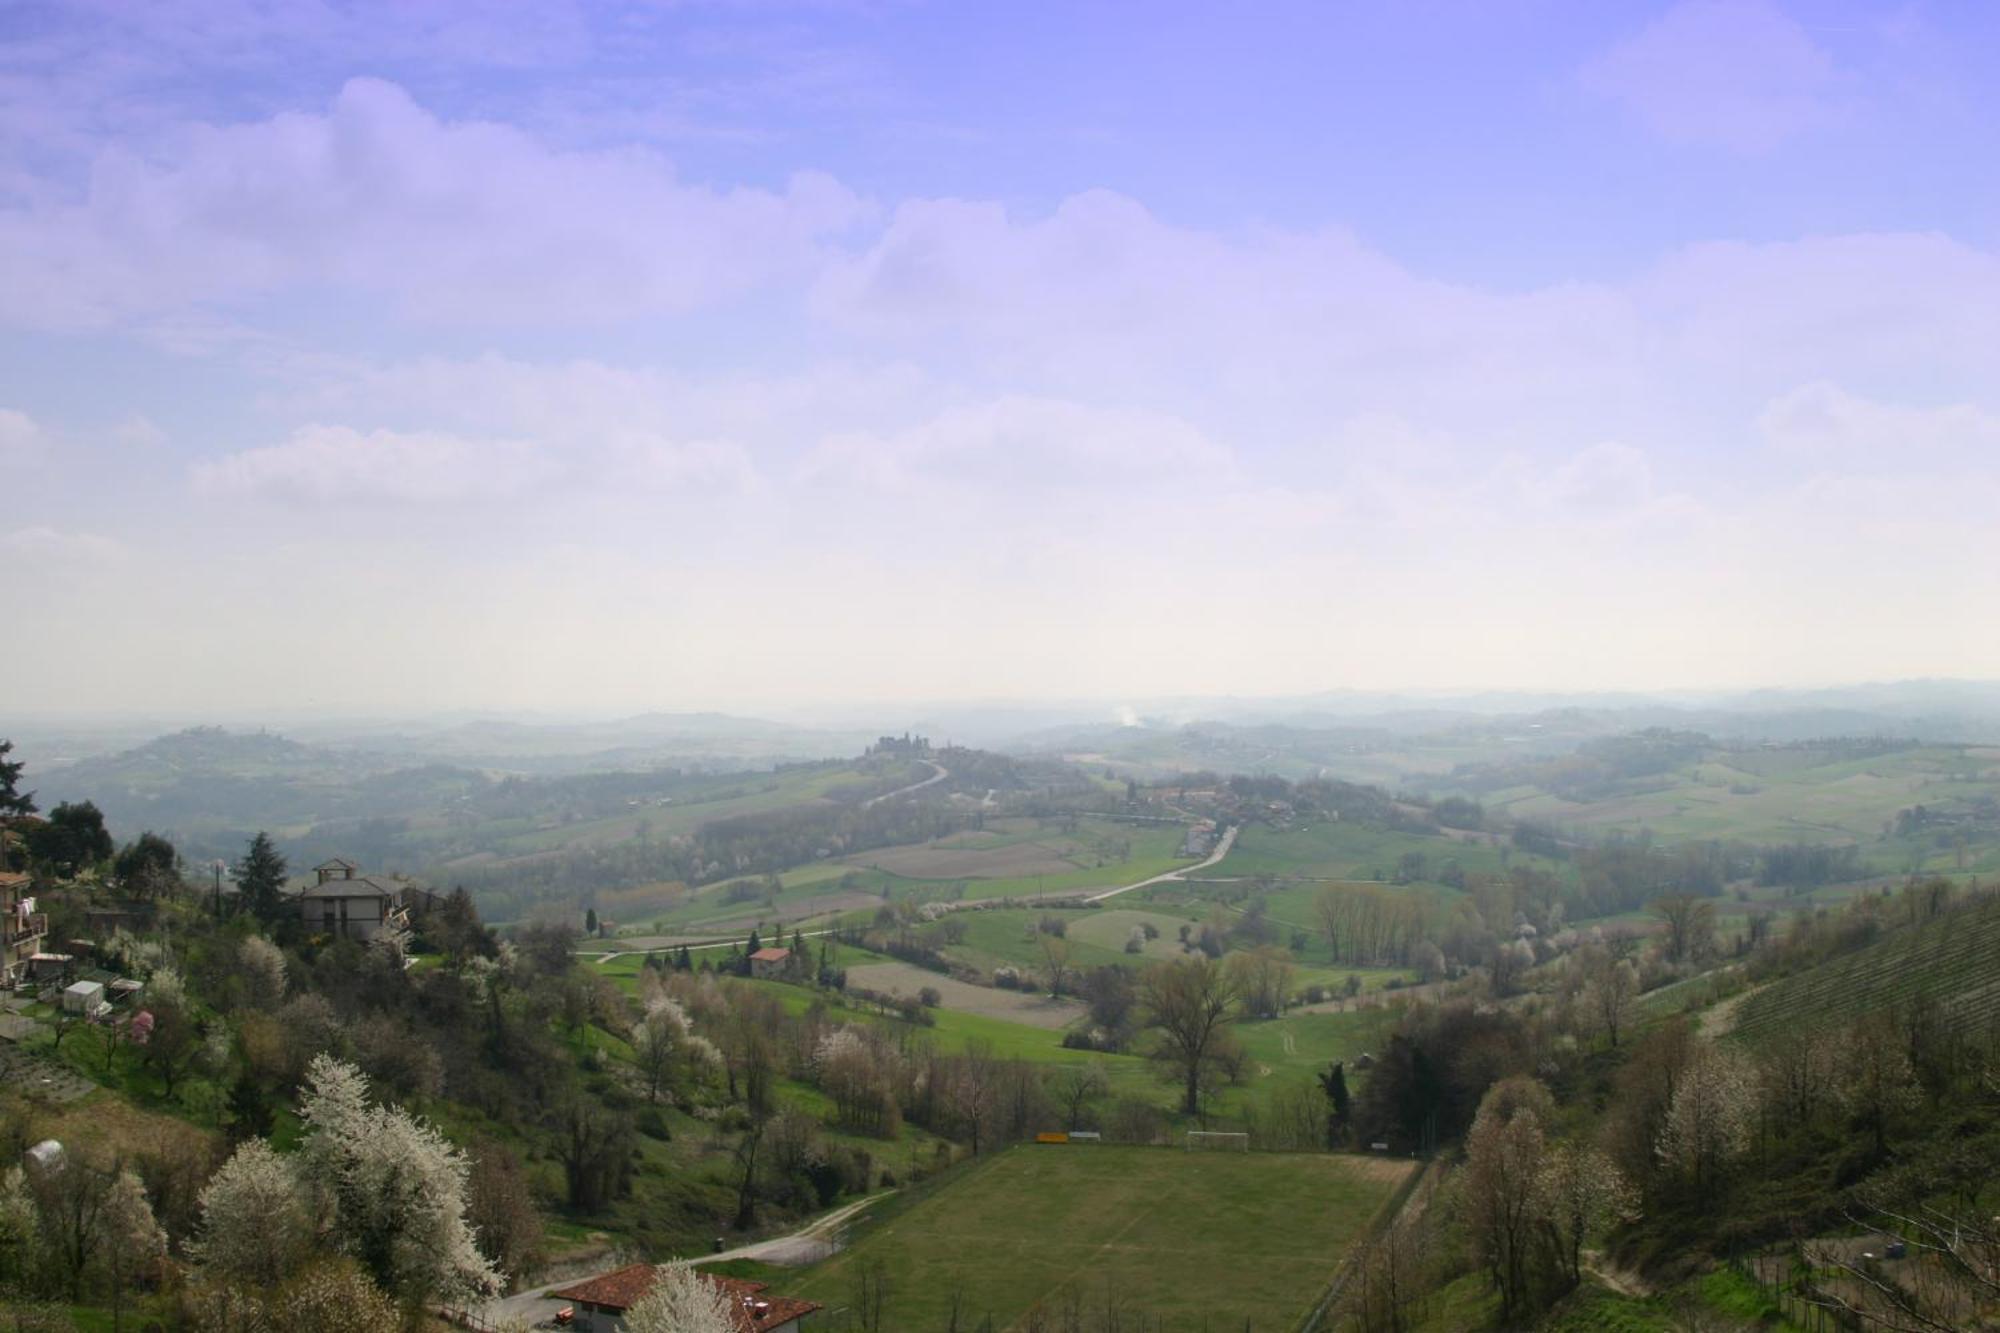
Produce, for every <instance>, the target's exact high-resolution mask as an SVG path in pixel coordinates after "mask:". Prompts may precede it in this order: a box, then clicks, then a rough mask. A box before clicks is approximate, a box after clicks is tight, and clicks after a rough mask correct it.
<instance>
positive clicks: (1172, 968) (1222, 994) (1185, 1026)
mask: <svg viewBox="0 0 2000 1333" xmlns="http://www.w3.org/2000/svg"><path fill="white" fill-rule="evenodd" d="M1139 999H1140V1008H1141V1010H1142V1012H1143V1013H1144V1015H1145V1022H1146V1026H1147V1027H1149V1028H1152V1029H1154V1030H1155V1031H1157V1032H1158V1033H1159V1045H1158V1048H1157V1049H1156V1051H1155V1055H1156V1057H1157V1058H1158V1059H1160V1060H1161V1061H1163V1062H1164V1063H1166V1064H1167V1065H1169V1066H1170V1067H1172V1068H1173V1069H1174V1070H1175V1071H1176V1072H1177V1075H1178V1078H1179V1082H1180V1083H1181V1087H1182V1100H1181V1109H1182V1110H1183V1111H1185V1112H1186V1113H1187V1114H1188V1115H1198V1114H1200V1112H1201V1081H1202V1075H1203V1073H1204V1072H1205V1070H1206V1069H1207V1067H1208V1065H1209V1063H1210V1062H1211V1061H1212V1060H1213V1059H1214V1057H1215V1054H1216V1051H1217V1047H1218V1045H1219V1041H1220V1038H1221V1036H1222V1033H1223V1028H1224V1025H1225V1024H1226V1023H1227V1022H1228V1021H1229V1018H1230V1015H1231V1014H1232V1012H1233V1011H1234V1009H1235V1007H1236V992H1235V989H1234V988H1233V987H1232V986H1231V984H1230V981H1229V978H1228V976H1227V975H1226V974H1225V973H1224V972H1223V970H1222V968H1221V967H1219V966H1218V965H1217V964H1216V963H1215V962H1214V961H1213V960H1212V959H1209V958H1204V957H1198V956H1190V957H1186V958H1178V959H1175V960H1174V961H1172V962H1169V963H1158V964H1155V965H1154V966H1152V967H1150V968H1148V969H1146V972H1145V974H1144V975H1143V976H1141V977H1140V979H1139Z"/></svg>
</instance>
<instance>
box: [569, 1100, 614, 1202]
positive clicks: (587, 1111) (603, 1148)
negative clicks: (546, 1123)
mask: <svg viewBox="0 0 2000 1333" xmlns="http://www.w3.org/2000/svg"><path fill="white" fill-rule="evenodd" d="M555 1131H556V1155H557V1157H559V1158H560V1159H561V1161H562V1164H563V1175H564V1180H565V1183H566V1184H567V1186H568V1198H569V1206H570V1207H572V1208H578V1209H582V1210H583V1211H585V1212H592V1211H595V1210H596V1209H599V1208H602V1207H603V1206H604V1205H605V1204H607V1203H609V1202H610V1201H611V1200H612V1199H614V1198H617V1197H618V1196H619V1195H620V1194H622V1193H624V1192H625V1187H626V1185H627V1183H628V1181H629V1177H630V1172H631V1155H632V1123H631V1121H630V1120H629V1119H627V1118H626V1117H624V1116H622V1115H618V1114H616V1113H614V1112H611V1111H606V1110H604V1109H603V1108H602V1107H600V1106H598V1105H597V1104H596V1103H595V1102H594V1101H592V1100H590V1099H589V1098H588V1097H585V1096H583V1095H580V1094H576V1093H572V1094H570V1095H569V1096H567V1097H566V1098H565V1099H564V1101H563V1103H562V1105H561V1107H560V1109H559V1110H558V1112H557V1115H556V1123H555Z"/></svg>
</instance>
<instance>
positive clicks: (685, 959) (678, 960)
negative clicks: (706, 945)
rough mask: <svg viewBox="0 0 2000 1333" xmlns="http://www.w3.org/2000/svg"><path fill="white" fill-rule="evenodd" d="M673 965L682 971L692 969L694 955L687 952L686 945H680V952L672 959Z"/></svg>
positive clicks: (690, 970)
mask: <svg viewBox="0 0 2000 1333" xmlns="http://www.w3.org/2000/svg"><path fill="white" fill-rule="evenodd" d="M674 966H675V967H677V968H679V969H680V970H681V971H683V972H692V971H694V955H693V954H690V953H689V952H688V947H687V945H685V944H683V945H682V946H681V951H680V954H679V955H678V956H677V957H675V959H674Z"/></svg>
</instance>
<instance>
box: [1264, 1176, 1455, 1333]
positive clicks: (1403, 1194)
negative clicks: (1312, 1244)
mask: <svg viewBox="0 0 2000 1333" xmlns="http://www.w3.org/2000/svg"><path fill="white" fill-rule="evenodd" d="M1435 1161H1436V1159H1435V1158H1425V1159H1424V1160H1423V1161H1422V1162H1421V1163H1419V1164H1418V1166H1417V1169H1416V1170H1414V1171H1412V1172H1410V1174H1409V1176H1408V1178H1406V1179H1405V1180H1404V1181H1403V1183H1402V1184H1400V1185H1398V1186H1397V1187H1396V1192H1395V1193H1394V1194H1392V1195H1390V1196H1389V1201H1388V1202H1387V1203H1385V1204H1383V1205H1382V1210H1381V1211H1380V1212H1378V1213H1377V1214H1376V1215H1375V1218H1374V1220H1373V1221H1372V1222H1370V1223H1369V1224H1368V1230H1367V1232H1366V1233H1365V1234H1363V1235H1360V1236H1357V1237H1355V1238H1354V1240H1353V1242H1352V1243H1351V1244H1350V1245H1349V1246H1348V1250H1347V1254H1346V1256H1345V1257H1343V1258H1342V1259H1341V1261H1340V1267H1339V1268H1338V1269H1336V1270H1335V1271H1334V1274H1333V1279H1332V1280H1331V1281H1330V1282H1328V1283H1327V1284H1326V1290H1325V1291H1323V1292H1321V1293H1320V1298H1319V1300H1318V1301H1317V1302H1316V1303H1315V1304H1314V1305H1313V1308H1312V1309H1310V1310H1308V1311H1307V1312H1306V1317H1305V1318H1304V1319H1301V1320H1300V1321H1299V1326H1298V1333H1319V1330H1320V1329H1323V1328H1326V1327H1329V1324H1328V1322H1327V1321H1328V1319H1329V1317H1330V1316H1331V1315H1332V1314H1333V1312H1334V1309H1335V1307H1337V1306H1338V1305H1339V1304H1340V1297H1341V1294H1342V1293H1343V1292H1345V1291H1346V1290H1347V1283H1348V1279H1350V1278H1351V1277H1353V1276H1354V1266H1355V1264H1357V1263H1358V1262H1360V1261H1362V1260H1363V1259H1365V1258H1366V1257H1367V1249H1368V1246H1369V1244H1370V1243H1371V1242H1373V1241H1374V1240H1376V1239H1378V1238H1379V1237H1381V1236H1383V1235H1385V1234H1386V1233H1387V1232H1388V1230H1389V1228H1390V1227H1392V1226H1394V1225H1395V1224H1396V1219H1397V1218H1398V1217H1400V1216H1402V1213H1403V1208H1404V1206H1405V1205H1407V1204H1408V1203H1409V1201H1410V1199H1411V1197H1412V1196H1413V1195H1415V1194H1416V1192H1417V1186H1419V1185H1421V1184H1422V1183H1423V1181H1424V1178H1425V1177H1426V1176H1428V1175H1430V1173H1431V1168H1432V1165H1433V1163H1434V1162H1435Z"/></svg>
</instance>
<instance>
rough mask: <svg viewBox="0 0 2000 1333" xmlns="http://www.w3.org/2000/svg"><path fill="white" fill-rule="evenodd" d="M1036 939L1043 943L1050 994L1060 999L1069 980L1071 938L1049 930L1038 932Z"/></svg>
mask: <svg viewBox="0 0 2000 1333" xmlns="http://www.w3.org/2000/svg"><path fill="white" fill-rule="evenodd" d="M1036 939H1037V940H1038V941H1039V942H1040V943H1041V946H1042V961H1043V962H1044V963H1045V964H1046V965H1047V969H1048V978H1049V994H1050V995H1053V996H1055V997H1057V998H1058V999H1060V998H1061V996H1062V994H1063V991H1064V989H1065V988H1066V986H1067V983H1068V981H1069V974H1070V962H1069V958H1070V952H1069V940H1068V939H1067V938H1066V937H1065V936H1062V935H1057V934H1055V933H1054V932H1053V931H1047V930H1044V931H1039V932H1037V933H1036Z"/></svg>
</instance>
